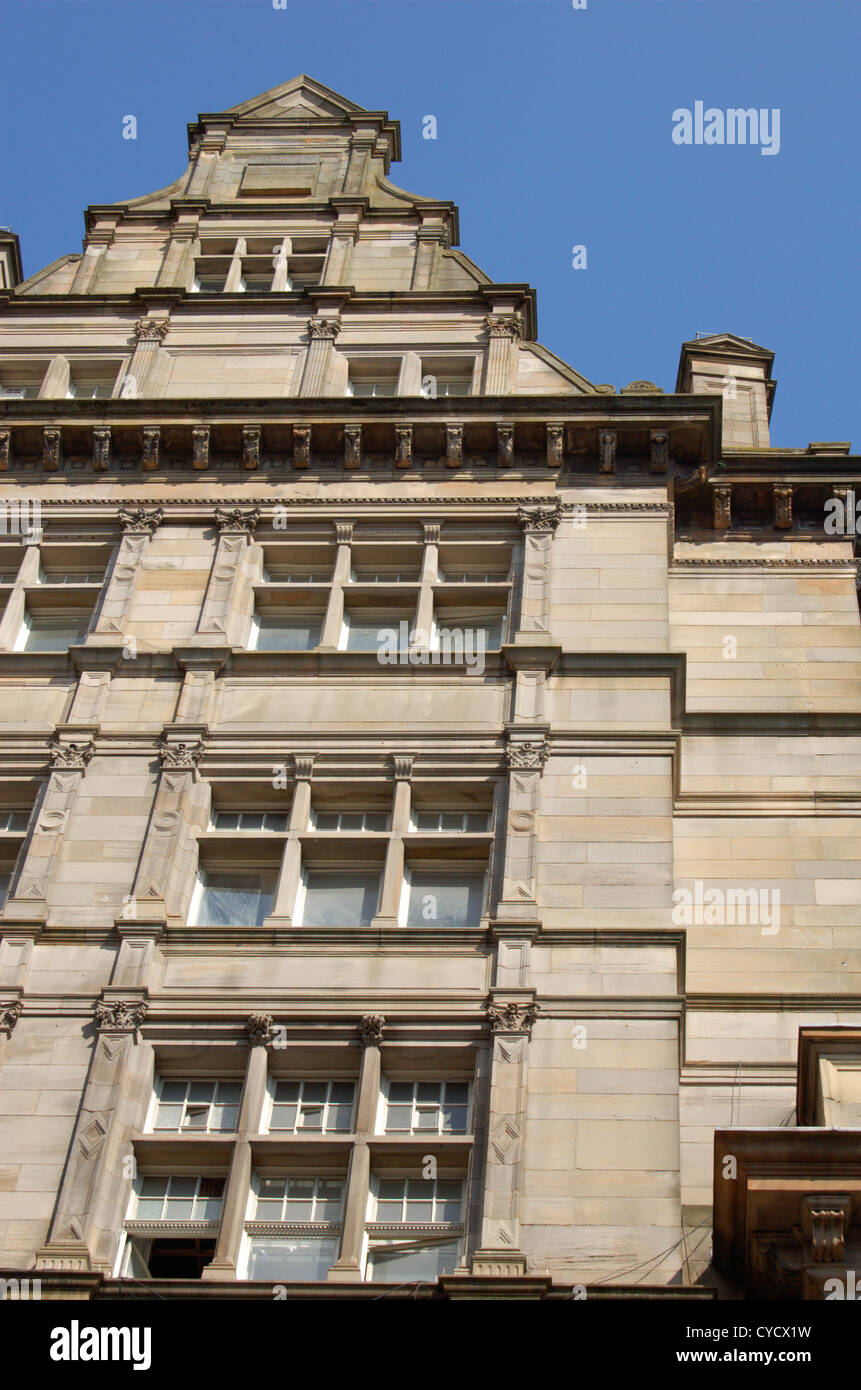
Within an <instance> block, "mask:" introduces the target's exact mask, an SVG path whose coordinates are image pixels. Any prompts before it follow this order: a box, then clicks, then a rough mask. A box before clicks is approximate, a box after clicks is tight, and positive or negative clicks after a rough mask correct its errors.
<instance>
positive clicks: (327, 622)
mask: <svg viewBox="0 0 861 1390" xmlns="http://www.w3.org/2000/svg"><path fill="white" fill-rule="evenodd" d="M353 526H354V523H353V522H352V521H339V522H336V523H335V537H336V540H337V542H338V550H337V553H336V555H335V571H334V574H333V575H332V584H331V587H330V589H329V600H328V603H327V604H326V616H325V618H324V620H323V630H322V632H321V634H320V648H321V650H323V651H327V652H336V651H337V650H338V644H339V642H340V640H341V627H342V626H343V622H344V588H345V586H346V585H348V584H349V583H350V575H351V574H352V569H353V551H352V543H353Z"/></svg>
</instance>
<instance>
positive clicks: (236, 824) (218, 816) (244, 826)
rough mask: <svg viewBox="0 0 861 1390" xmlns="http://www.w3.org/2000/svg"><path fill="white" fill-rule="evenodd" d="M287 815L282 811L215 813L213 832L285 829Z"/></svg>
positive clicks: (281, 831)
mask: <svg viewBox="0 0 861 1390" xmlns="http://www.w3.org/2000/svg"><path fill="white" fill-rule="evenodd" d="M287 819H288V818H287V815H286V814H285V813H284V812H282V811H215V812H214V813H213V816H212V828H213V830H272V831H277V832H280V833H283V832H284V831H285V830H286V829H287Z"/></svg>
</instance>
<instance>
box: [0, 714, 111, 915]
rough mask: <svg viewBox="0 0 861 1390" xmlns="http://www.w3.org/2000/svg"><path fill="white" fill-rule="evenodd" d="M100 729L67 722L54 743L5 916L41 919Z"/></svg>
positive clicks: (4, 912)
mask: <svg viewBox="0 0 861 1390" xmlns="http://www.w3.org/2000/svg"><path fill="white" fill-rule="evenodd" d="M96 733H98V730H97V729H94V728H87V727H86V726H81V727H75V726H71V725H65V726H64V731H63V732H62V733H59V734H58V737H57V738H56V739H55V741H54V743H53V744H52V746H51V774H50V777H49V778H48V781H47V783H46V785H45V789H44V792H43V794H42V801H41V805H40V806H39V810H38V813H37V815H36V817H35V820H34V828H33V831H32V833H31V835H30V840H29V843H28V844H27V847H26V852H25V857H24V862H23V864H22V865H21V869H20V872H19V875H18V881H17V883H16V885H15V890H14V894H13V895H12V896H10V897H9V898H7V900H6V906H5V909H4V911H3V917H4V918H9V919H11V920H15V919H18V918H20V919H21V920H22V921H33V920H41V919H43V918H44V916H45V912H46V909H47V897H48V890H49V888H50V884H51V879H52V877H53V873H54V866H55V864H56V862H57V858H58V856H59V853H60V848H61V846H62V843H63V832H64V830H65V828H66V823H67V821H68V819H69V816H70V814H71V811H72V807H73V805H74V802H75V798H76V796H77V795H78V791H79V790H80V786H81V783H82V781H83V779H84V774H85V773H86V770H87V766H88V764H89V762H90V760H91V759H92V757H93V755H94V753H95V751H96V745H95V741H94V735H95V734H96Z"/></svg>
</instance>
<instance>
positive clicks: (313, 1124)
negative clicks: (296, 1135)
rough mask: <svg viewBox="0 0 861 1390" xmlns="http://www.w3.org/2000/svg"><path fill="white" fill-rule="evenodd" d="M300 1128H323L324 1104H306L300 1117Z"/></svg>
mask: <svg viewBox="0 0 861 1390" xmlns="http://www.w3.org/2000/svg"><path fill="white" fill-rule="evenodd" d="M299 1128H300V1129H322V1128H323V1107H322V1105H304V1104H303V1106H302V1112H301V1115H300V1117H299Z"/></svg>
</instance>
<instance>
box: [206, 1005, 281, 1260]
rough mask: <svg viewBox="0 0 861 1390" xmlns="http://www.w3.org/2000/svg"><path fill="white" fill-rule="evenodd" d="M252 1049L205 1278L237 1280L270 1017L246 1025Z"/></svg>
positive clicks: (263, 1092) (257, 1016)
mask: <svg viewBox="0 0 861 1390" xmlns="http://www.w3.org/2000/svg"><path fill="white" fill-rule="evenodd" d="M246 1032H247V1034H248V1041H249V1043H250V1044H251V1048H250V1051H249V1054H248V1066H247V1068H246V1071H245V1085H244V1086H243V1088H242V1103H241V1105H240V1107H239V1121H238V1126H237V1128H238V1136H237V1139H236V1143H235V1144H234V1146H233V1155H232V1157H231V1160H230V1170H229V1172H228V1175H227V1181H226V1183H225V1184H224V1201H223V1203H222V1209H221V1225H220V1227H219V1231H218V1242H217V1244H216V1247H215V1254H214V1256H213V1257H212V1260H211V1261H210V1263H209V1264H208V1265H206V1267H205V1268H204V1269H203V1270H202V1272H201V1278H202V1279H235V1278H236V1266H237V1263H238V1260H239V1252H240V1247H241V1244H242V1234H243V1230H244V1227H245V1214H246V1212H247V1210H248V1196H249V1193H250V1191H251V1175H252V1170H253V1166H254V1163H253V1156H252V1152H251V1140H252V1138H253V1137H254V1136H255V1135H257V1134H259V1133H260V1123H261V1119H262V1116H263V1103H264V1101H265V1099H266V1081H267V1075H268V1069H269V1065H268V1049H269V1047H270V1045H271V1043H272V1041H273V1038H274V1036H275V1029H274V1027H273V1022H272V1015H271V1014H251V1016H250V1018H249V1019H248V1022H247V1024H246Z"/></svg>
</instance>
